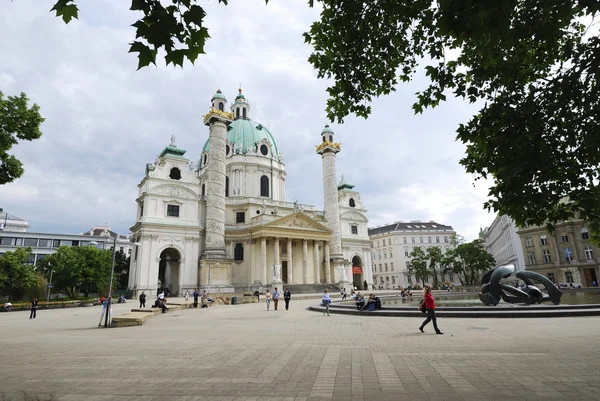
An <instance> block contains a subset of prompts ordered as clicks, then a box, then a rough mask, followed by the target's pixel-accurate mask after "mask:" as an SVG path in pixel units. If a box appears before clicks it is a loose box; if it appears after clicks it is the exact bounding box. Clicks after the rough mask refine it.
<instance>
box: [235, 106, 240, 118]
mask: <svg viewBox="0 0 600 401" xmlns="http://www.w3.org/2000/svg"><path fill="white" fill-rule="evenodd" d="M235 118H236V120H237V119H238V118H240V108H239V107H238V108H237V109H235Z"/></svg>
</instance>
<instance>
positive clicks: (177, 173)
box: [169, 167, 181, 180]
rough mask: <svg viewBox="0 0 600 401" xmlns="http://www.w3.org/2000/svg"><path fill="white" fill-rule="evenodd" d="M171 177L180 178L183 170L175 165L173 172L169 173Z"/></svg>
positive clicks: (173, 178)
mask: <svg viewBox="0 0 600 401" xmlns="http://www.w3.org/2000/svg"><path fill="white" fill-rule="evenodd" d="M169 178H170V179H172V180H180V179H181V170H179V169H178V168H177V167H173V168H172V169H171V172H170V173H169Z"/></svg>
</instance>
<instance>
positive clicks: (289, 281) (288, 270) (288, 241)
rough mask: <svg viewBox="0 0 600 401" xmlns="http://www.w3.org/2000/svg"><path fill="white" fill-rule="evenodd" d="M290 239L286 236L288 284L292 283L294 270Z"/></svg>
mask: <svg viewBox="0 0 600 401" xmlns="http://www.w3.org/2000/svg"><path fill="white" fill-rule="evenodd" d="M292 249H293V248H292V239H291V238H288V240H287V255H288V260H287V263H288V268H287V282H288V284H292V283H293V282H294V281H293V278H294V275H293V273H292V271H293V270H294V260H293V258H292Z"/></svg>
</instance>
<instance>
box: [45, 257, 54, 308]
mask: <svg viewBox="0 0 600 401" xmlns="http://www.w3.org/2000/svg"><path fill="white" fill-rule="evenodd" d="M48 267H49V268H50V282H49V283H48V298H47V299H46V308H48V304H49V303H50V291H51V290H52V273H53V272H54V270H52V263H48Z"/></svg>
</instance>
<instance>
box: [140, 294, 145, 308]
mask: <svg viewBox="0 0 600 401" xmlns="http://www.w3.org/2000/svg"><path fill="white" fill-rule="evenodd" d="M145 307H146V293H145V292H144V291H142V293H141V294H140V308H145Z"/></svg>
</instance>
